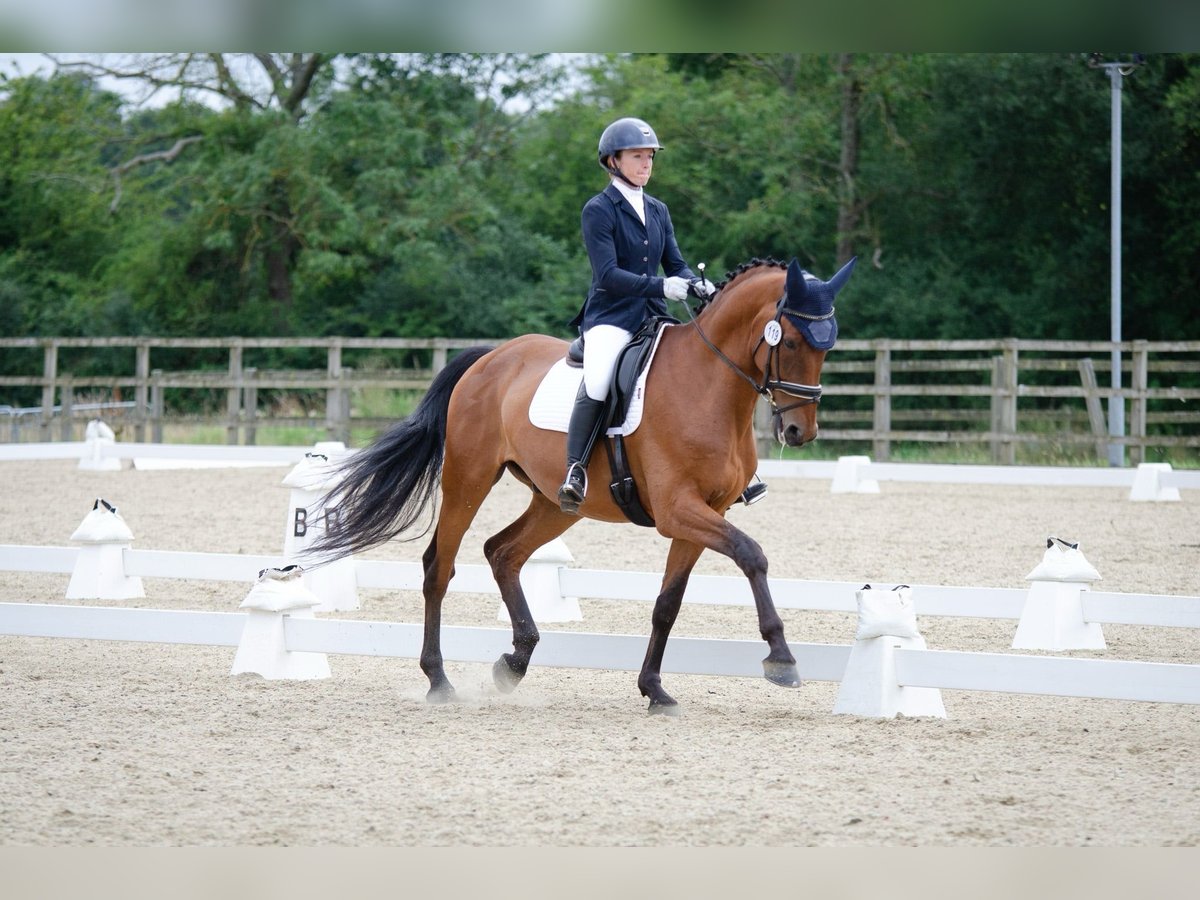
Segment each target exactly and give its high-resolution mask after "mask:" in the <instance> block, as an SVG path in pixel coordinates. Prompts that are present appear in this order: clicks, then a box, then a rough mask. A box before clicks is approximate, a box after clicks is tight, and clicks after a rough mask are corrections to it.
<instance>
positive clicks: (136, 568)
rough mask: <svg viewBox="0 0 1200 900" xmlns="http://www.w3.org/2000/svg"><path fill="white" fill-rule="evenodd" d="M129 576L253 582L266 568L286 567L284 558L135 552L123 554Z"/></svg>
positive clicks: (235, 554)
mask: <svg viewBox="0 0 1200 900" xmlns="http://www.w3.org/2000/svg"><path fill="white" fill-rule="evenodd" d="M122 555H123V557H124V559H125V574H126V575H136V576H141V577H146V578H188V579H192V580H195V581H241V582H245V583H253V582H254V581H255V579H257V578H258V573H259V572H261V571H262V570H263V569H270V568H276V567H278V566H282V565H283V564H284V563H283V557H282V556H253V555H248V554H241V553H179V552H176V551H173V550H132V549H126V550H125V552H124V553H123V554H122Z"/></svg>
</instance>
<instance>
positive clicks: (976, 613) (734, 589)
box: [0, 545, 1200, 628]
mask: <svg viewBox="0 0 1200 900" xmlns="http://www.w3.org/2000/svg"><path fill="white" fill-rule="evenodd" d="M78 554H79V548H77V547H40V546H30V545H0V571H10V572H39V573H56V574H68V575H69V574H70V573H71V572H72V571H73V570H74V567H75V561H76V559H77V557H78ZM122 556H123V559H124V563H125V574H126V575H127V576H137V577H146V578H165V579H189V580H194V581H234V582H240V583H243V584H248V583H252V582H253V581H254V579H255V577H256V576H257V575H258V573H259V571H261V570H262V569H266V568H272V567H276V566H279V565H282V564H283V557H282V556H266V555H262V556H257V555H241V554H233V553H189V552H182V551H173V550H133V549H125V550H124V551H123V552H122ZM555 568H556V569H557V572H558V584H559V591H560V594H561V596H563V597H585V598H588V599H592V600H632V601H638V602H647V603H648V602H653V601H654V600H655V598H656V597H657V596H658V592H659V590H660V588H661V585H662V575H661V574H658V573H653V572H621V571H610V570H605V569H574V568H568V567H566V566H563V565H556V566H555ZM354 575H355V581H356V582H357V585H358V587H360V588H380V589H386V590H408V591H419V590H420V589H421V586H422V584H423V582H424V579H425V574H424V569H423V568H422V566H421V564H420V563H417V562H400V561H393V560H362V559H357V560H355V564H354ZM768 583H769V584H770V586H771V594H772V597H773V599H774V600H775V605H776V607H777V608H779V609H803V610H813V611H823V612H847V613H853V612H856V611H857V605H856V601H855V596H854V595H855V591H857V590H858V589H859V588H861V587H862V585H861V583H859V582H851V581H804V580H801V579H790V578H770V579H768ZM881 583H882V582H881ZM887 583H896V582H895V581H893V582H887ZM911 587H912V591H913V597H914V598H915V599H916V603H917V608H918V611H919V613H920V615H922V616H952V617H959V618H976V619H1020V618H1021V613H1022V610H1023V608H1024V606H1025V602H1026V599H1027V597H1028V595H1029V591H1028V589H1025V588H996V587H961V586H960V587H955V586H947V585H933V584H913V585H911ZM450 589H451V590H454V591H459V592H462V593H472V594H497V595H498V594H499V592H500V589H499V587H498V586H497V585H496V581H495V579H494V578H493V576H492V571H491V569H490V568H489V567H487V566H483V565H461V566H458V567H456V570H455V576H454V579H453V580H452V581H451V582H450ZM1081 599H1082V603H1083V612H1084V618H1085V620H1086V621H1088V622H1096V623H1100V624H1113V625H1153V626H1160V627H1167V628H1200V597H1186V596H1174V595H1169V594H1122V593H1115V592H1107V591H1084V592H1083V593H1082V597H1081ZM684 602H686V603H696V604H702V605H707V606H753V605H754V598H753V596H752V594H751V592H750V586H749V583H748V582H747V581H746V579H745V578H741V577H739V576H734V575H693V576H692V577H691V578H690V579H689V581H688V587H687V591H686V593H685V594H684Z"/></svg>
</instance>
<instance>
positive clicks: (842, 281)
mask: <svg viewBox="0 0 1200 900" xmlns="http://www.w3.org/2000/svg"><path fill="white" fill-rule="evenodd" d="M856 262H858V257H857V256H852V257H850V261H849V262H848V263H846V264H845V265H844V266H842V267H841V268H840V269H838V271H837V274H836V275H834V276H833V277H832V278H830V279H829V287H830V289H831V290H832V291H833V293H834V296H837V292H838V291H840V290H841V289H842V288H843V287H845V286H846V282H847V281H849V280H850V273H851V272H853V271H854V264H855V263H856ZM788 275H789V276H790V275H791V270H790V269H789V270H788Z"/></svg>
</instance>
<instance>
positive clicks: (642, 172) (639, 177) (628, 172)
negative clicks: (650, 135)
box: [616, 147, 654, 187]
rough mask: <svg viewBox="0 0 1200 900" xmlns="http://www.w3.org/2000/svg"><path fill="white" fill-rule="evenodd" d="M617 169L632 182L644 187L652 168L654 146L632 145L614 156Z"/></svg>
mask: <svg viewBox="0 0 1200 900" xmlns="http://www.w3.org/2000/svg"><path fill="white" fill-rule="evenodd" d="M616 160H617V169H618V170H619V171H620V173H621V174H622V175H624V176H625V177H626V178H627V179H629V181H630V182H631V183H633V184H636V185H637V186H638V187H644V186H645V184H646V182H647V181H649V180H650V172H651V171H652V170H653V169H654V148H653V147H634V148H633V149H631V150H622V151H621V152H620V153H618V154H617V156H616Z"/></svg>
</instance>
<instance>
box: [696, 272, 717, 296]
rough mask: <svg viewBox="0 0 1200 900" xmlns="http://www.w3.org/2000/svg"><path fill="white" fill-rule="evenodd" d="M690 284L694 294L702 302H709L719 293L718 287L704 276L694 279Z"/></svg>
mask: <svg viewBox="0 0 1200 900" xmlns="http://www.w3.org/2000/svg"><path fill="white" fill-rule="evenodd" d="M689 284H690V286H691V288H692V293H693V294H695V295H696V296H697V297H699V298H700V299H701V300H707V299H708V298H709V297H711V296H712V295H713V294H715V293H716V292H717V286H716V285H715V284H713V283H712V282H711V281H709V280H708V279H707V278H705V277H704V276H701V277H699V278H693V279H692V280H691V281H690V282H689Z"/></svg>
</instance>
